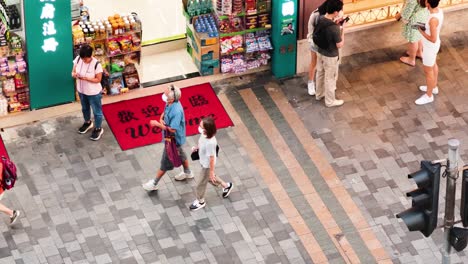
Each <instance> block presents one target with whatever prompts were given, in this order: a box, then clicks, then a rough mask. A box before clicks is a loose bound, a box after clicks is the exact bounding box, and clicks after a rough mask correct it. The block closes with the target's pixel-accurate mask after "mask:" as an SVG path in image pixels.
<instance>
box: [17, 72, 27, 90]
mask: <svg viewBox="0 0 468 264" xmlns="http://www.w3.org/2000/svg"><path fill="white" fill-rule="evenodd" d="M14 82H15V86H16V89H23V88H25V87H26V86H27V83H26V76H25V75H24V74H16V75H15V77H14Z"/></svg>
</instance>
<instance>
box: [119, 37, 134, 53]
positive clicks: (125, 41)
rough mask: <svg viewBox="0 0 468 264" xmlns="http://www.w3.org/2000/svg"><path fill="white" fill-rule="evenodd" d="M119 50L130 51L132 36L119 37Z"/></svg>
mask: <svg viewBox="0 0 468 264" xmlns="http://www.w3.org/2000/svg"><path fill="white" fill-rule="evenodd" d="M119 44H120V50H121V51H122V53H128V52H131V51H132V37H131V36H124V37H121V38H120V39H119Z"/></svg>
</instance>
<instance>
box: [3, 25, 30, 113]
mask: <svg viewBox="0 0 468 264" xmlns="http://www.w3.org/2000/svg"><path fill="white" fill-rule="evenodd" d="M7 34H8V37H7V41H6V42H3V43H2V44H6V45H4V46H0V86H1V88H2V89H1V90H2V92H0V115H6V114H7V113H9V112H10V113H11V112H18V111H22V110H27V109H29V105H30V103H29V85H28V75H27V67H26V61H25V59H24V56H25V51H24V43H23V41H22V40H21V38H20V37H19V36H17V35H15V34H14V33H9V32H8V31H7ZM0 45H1V44H0Z"/></svg>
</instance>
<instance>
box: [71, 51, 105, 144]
mask: <svg viewBox="0 0 468 264" xmlns="http://www.w3.org/2000/svg"><path fill="white" fill-rule="evenodd" d="M102 72H103V70H102V66H101V64H100V63H99V61H98V60H97V59H96V58H94V57H93V48H92V47H91V46H89V45H87V44H85V45H83V46H81V48H80V54H79V56H77V57H76V58H75V60H73V70H72V77H73V78H76V89H77V90H78V95H79V97H80V101H81V111H82V112H83V118H84V123H83V125H82V126H81V127H80V128H79V129H78V133H80V134H85V133H86V132H88V131H89V130H90V129H92V128H93V127H94V130H93V132H92V133H91V137H90V139H91V140H94V141H97V140H99V139H100V138H101V136H102V134H103V133H104V129H102V127H101V125H102V119H103V114H102V102H101V99H102V86H101V78H102ZM91 109H92V110H93V114H94V124H93V121H91Z"/></svg>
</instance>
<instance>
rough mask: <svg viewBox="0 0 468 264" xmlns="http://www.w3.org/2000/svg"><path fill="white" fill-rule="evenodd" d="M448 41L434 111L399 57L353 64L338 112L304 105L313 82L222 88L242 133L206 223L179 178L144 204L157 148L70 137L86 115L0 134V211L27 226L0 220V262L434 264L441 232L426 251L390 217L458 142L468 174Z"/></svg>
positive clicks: (230, 150)
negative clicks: (13, 166) (420, 173)
mask: <svg viewBox="0 0 468 264" xmlns="http://www.w3.org/2000/svg"><path fill="white" fill-rule="evenodd" d="M444 40H445V41H444V44H443V49H442V53H441V54H440V58H439V62H440V66H441V73H440V83H439V87H440V90H441V92H440V93H439V95H437V97H436V100H435V103H434V104H431V105H427V106H416V105H414V103H413V101H414V100H415V99H416V98H417V97H418V96H419V95H420V92H419V91H418V90H417V85H419V84H421V83H422V82H423V73H422V69H421V66H420V63H418V66H417V67H416V68H409V67H408V66H406V65H402V64H400V63H399V62H397V60H398V57H399V56H400V55H401V53H402V52H403V49H404V47H394V48H388V49H383V50H377V51H373V52H367V53H362V54H355V55H352V56H350V57H346V58H344V60H343V65H342V66H341V74H340V77H339V81H338V91H337V94H338V97H339V98H342V99H344V100H345V101H346V103H345V105H344V106H342V107H339V108H334V109H330V108H325V107H324V106H323V102H318V101H316V100H315V98H313V97H310V96H308V95H307V93H306V88H305V79H304V78H305V77H304V78H303V77H297V78H292V79H288V80H281V81H278V80H275V79H274V78H273V77H272V76H271V75H270V74H269V73H259V74H256V75H252V76H246V77H242V78H233V79H228V80H223V81H220V82H217V83H214V84H213V85H214V87H215V89H216V90H217V92H218V95H219V98H220V100H221V102H222V103H223V104H224V106H225V108H226V110H227V111H228V113H229V114H230V116H231V118H232V119H233V121H234V124H235V126H234V127H231V128H226V129H221V130H219V132H218V135H217V138H218V142H219V144H220V146H221V153H220V154H221V155H220V158H219V163H218V166H217V173H218V174H219V176H221V177H222V178H224V179H227V180H232V181H233V182H234V184H235V185H236V188H235V190H234V191H233V192H232V194H231V196H230V198H229V199H224V200H223V199H222V198H221V197H220V191H219V190H214V189H213V188H209V191H208V194H207V197H206V198H207V207H206V208H205V209H203V210H200V211H197V212H190V211H189V210H188V209H187V207H188V205H189V204H190V203H191V201H192V200H193V199H194V195H193V189H194V184H195V183H194V181H193V180H190V181H188V182H175V181H174V179H173V175H174V174H175V173H176V172H173V173H170V174H169V175H167V176H166V177H165V178H164V182H163V185H162V188H161V189H160V190H159V191H157V192H153V193H147V192H145V191H143V190H142V188H141V186H140V184H141V183H142V182H144V181H145V180H147V179H148V178H150V177H153V176H154V174H155V171H156V169H157V167H158V164H159V158H160V155H161V151H162V145H161V144H157V145H151V146H146V147H142V148H138V149H133V150H129V151H125V152H122V151H121V150H120V148H119V146H118V144H117V142H116V141H115V139H114V137H113V135H112V133H111V132H110V130H109V128H108V127H107V125H105V126H104V129H105V131H106V132H105V134H104V136H103V138H102V139H101V140H100V141H98V142H91V141H90V140H89V139H88V138H87V137H86V136H83V135H79V134H77V133H76V132H75V129H76V128H77V127H78V126H79V125H80V124H81V122H82V120H81V118H80V113H75V114H73V115H67V116H62V117H59V118H57V119H51V120H47V121H44V122H37V123H32V124H28V125H23V126H18V127H12V128H8V129H5V131H4V132H3V133H2V137H3V138H4V140H5V143H6V147H7V149H8V151H9V154H10V156H11V157H12V158H13V159H14V160H15V161H16V163H17V165H18V167H19V170H20V173H21V178H20V180H19V182H18V184H17V186H16V187H15V189H14V190H13V191H9V192H8V193H7V195H6V196H5V198H4V200H3V201H2V202H5V203H6V204H8V205H9V206H11V207H14V208H18V209H20V210H22V211H23V217H21V219H20V220H19V222H18V223H17V224H16V225H14V226H12V227H9V226H8V225H7V218H6V217H3V218H2V219H3V220H0V221H2V222H3V223H0V230H1V233H0V263H28V264H29V263H171V264H172V263H359V262H360V263H375V262H381V263H385V262H387V263H390V262H393V263H440V253H439V248H440V247H441V245H442V242H443V236H442V231H441V230H440V229H438V230H436V231H435V232H434V233H433V235H432V236H431V237H430V238H424V237H423V236H422V235H421V234H419V233H417V232H414V233H409V232H408V231H407V230H406V227H405V226H404V224H403V223H402V222H400V221H399V220H397V219H396V218H395V217H394V215H395V214H396V213H398V212H400V211H402V210H403V209H405V208H407V207H408V206H409V204H410V200H409V199H407V198H406V197H405V192H407V191H409V190H411V189H412V188H413V187H414V186H413V185H412V183H411V182H410V181H409V180H408V179H407V176H406V175H407V174H408V173H409V172H412V171H414V170H416V169H418V162H419V161H420V160H422V159H438V158H444V157H445V155H446V153H447V147H446V144H447V140H448V139H449V138H451V137H456V138H458V139H460V141H461V143H462V145H461V150H460V154H461V158H462V160H467V154H466V153H468V152H467V149H468V145H467V144H466V142H468V140H467V135H468V134H467V132H468V130H467V128H466V127H467V126H466V125H467V122H468V114H467V113H468V107H467V104H466V103H464V100H465V99H466V98H467V93H468V91H467V90H466V88H467V87H468V72H466V70H468V69H467V68H466V65H465V64H464V63H465V61H467V59H468V53H467V45H466V44H467V43H468V33H467V32H466V31H458V32H455V33H453V34H451V35H450V36H448V37H447V38H446V39H444ZM196 140H197V138H196V137H190V138H189V139H188V143H187V145H186V146H185V147H186V148H187V149H189V148H190V147H191V146H192V145H194V144H195V142H196ZM192 168H193V170H194V172H195V175H197V173H198V172H199V167H198V166H196V164H192ZM442 182H444V181H442ZM444 190H445V188H444V184H442V186H441V197H444ZM457 196H459V193H458V195H457ZM443 203H444V199H443V198H441V199H440V204H441V205H440V207H439V208H443ZM457 205H458V203H457ZM457 212H458V208H457ZM442 213H443V210H442V209H441V210H440V212H439V214H440V216H442ZM439 223H441V219H439ZM467 261H468V258H467V257H466V255H465V253H464V252H461V253H456V254H452V263H466V262H467Z"/></svg>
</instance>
